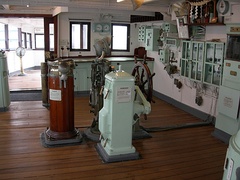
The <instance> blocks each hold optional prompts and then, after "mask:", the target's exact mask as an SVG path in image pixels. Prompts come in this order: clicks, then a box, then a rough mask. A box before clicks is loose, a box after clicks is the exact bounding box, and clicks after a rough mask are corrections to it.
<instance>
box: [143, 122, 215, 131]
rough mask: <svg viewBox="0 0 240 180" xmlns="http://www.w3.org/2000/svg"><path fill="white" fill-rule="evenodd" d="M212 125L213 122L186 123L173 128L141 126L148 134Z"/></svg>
mask: <svg viewBox="0 0 240 180" xmlns="http://www.w3.org/2000/svg"><path fill="white" fill-rule="evenodd" d="M210 124H212V121H211V120H210V121H204V122H197V123H186V124H176V125H172V126H165V127H150V128H144V127H142V126H140V127H141V128H142V129H143V130H145V131H146V132H161V131H169V130H174V129H182V128H190V127H201V126H208V125H210Z"/></svg>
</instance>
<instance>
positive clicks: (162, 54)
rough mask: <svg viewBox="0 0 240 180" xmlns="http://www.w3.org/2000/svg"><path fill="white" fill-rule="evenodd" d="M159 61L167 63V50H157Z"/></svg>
mask: <svg viewBox="0 0 240 180" xmlns="http://www.w3.org/2000/svg"><path fill="white" fill-rule="evenodd" d="M159 60H160V61H161V62H163V63H167V62H168V61H169V50H168V49H167V48H165V49H160V50H159Z"/></svg>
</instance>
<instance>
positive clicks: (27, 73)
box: [0, 15, 57, 92]
mask: <svg viewBox="0 0 240 180" xmlns="http://www.w3.org/2000/svg"><path fill="white" fill-rule="evenodd" d="M55 19H56V18H54V17H50V16H49V17H48V16H47V17H35V16H34V15H33V17H31V16H30V15H28V16H27V17H4V18H0V33H1V36H0V37H1V39H0V49H2V50H4V51H5V54H6V57H7V62H8V70H9V78H8V82H9V90H10V92H17V91H36V90H38V91H41V89H42V88H41V70H40V69H41V63H42V62H45V61H46V60H45V52H47V51H49V52H52V53H54V54H57V53H56V42H57V40H56V38H57V37H55V36H54V34H55V32H56V28H54V26H55V27H56V25H55V23H56V22H55V21H56V20H55ZM6 40H7V41H6ZM4 42H6V43H4ZM18 47H22V48H24V49H25V51H26V53H25V54H24V56H21V57H20V56H18V54H17V52H16V49H17V48H18Z"/></svg>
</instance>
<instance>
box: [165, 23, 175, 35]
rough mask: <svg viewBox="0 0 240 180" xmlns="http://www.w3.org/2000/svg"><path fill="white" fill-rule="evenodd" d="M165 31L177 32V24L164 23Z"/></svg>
mask: <svg viewBox="0 0 240 180" xmlns="http://www.w3.org/2000/svg"><path fill="white" fill-rule="evenodd" d="M162 28H163V31H164V32H168V33H177V25H175V24H171V23H164V24H163V25H162Z"/></svg>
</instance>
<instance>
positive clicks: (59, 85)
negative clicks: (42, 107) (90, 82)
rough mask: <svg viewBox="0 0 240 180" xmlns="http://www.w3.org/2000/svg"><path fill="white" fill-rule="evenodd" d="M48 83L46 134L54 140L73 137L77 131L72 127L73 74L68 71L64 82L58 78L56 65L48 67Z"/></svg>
mask: <svg viewBox="0 0 240 180" xmlns="http://www.w3.org/2000/svg"><path fill="white" fill-rule="evenodd" d="M48 83H49V84H48V87H49V102H50V108H49V110H50V127H49V129H48V130H47V131H46V135H47V136H48V137H49V138H50V139H54V140H61V139H69V138H73V137H74V136H76V135H77V134H78V133H79V131H78V130H77V129H76V128H75V127H74V78H73V74H72V72H71V73H69V74H68V76H67V79H66V80H65V82H64V81H63V80H60V76H59V72H58V71H57V68H56V66H55V67H54V66H53V67H51V68H50V72H49V77H48ZM64 83H65V85H64Z"/></svg>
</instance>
